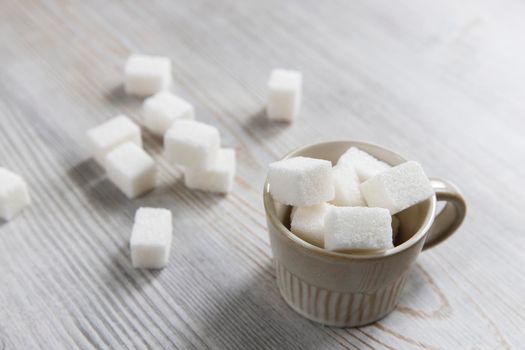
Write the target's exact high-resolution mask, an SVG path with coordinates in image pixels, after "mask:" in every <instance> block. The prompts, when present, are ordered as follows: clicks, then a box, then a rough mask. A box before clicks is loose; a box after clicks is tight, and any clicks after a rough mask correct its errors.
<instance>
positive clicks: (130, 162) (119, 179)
mask: <svg viewBox="0 0 525 350" xmlns="http://www.w3.org/2000/svg"><path fill="white" fill-rule="evenodd" d="M105 164H106V171H107V173H108V178H109V179H110V180H111V182H113V183H114V184H115V186H117V187H118V188H119V189H120V190H121V191H122V192H124V194H125V195H126V196H128V197H129V198H135V197H137V196H140V195H141V194H143V193H145V192H147V191H149V190H151V189H153V188H154V187H155V183H156V173H157V170H156V168H155V162H154V161H153V159H152V158H151V157H150V156H149V155H148V154H147V153H146V152H144V150H143V149H142V148H140V147H139V146H137V145H136V144H134V143H132V142H126V143H124V144H122V145H120V146H118V147H117V148H115V149H114V150H113V151H111V152H109V154H108V155H107V156H106V160H105Z"/></svg>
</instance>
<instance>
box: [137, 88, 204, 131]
mask: <svg viewBox="0 0 525 350" xmlns="http://www.w3.org/2000/svg"><path fill="white" fill-rule="evenodd" d="M194 115H195V112H194V109H193V106H192V105H191V104H189V103H188V102H186V101H185V100H183V99H182V98H180V97H178V96H176V95H174V94H172V93H171V92H169V91H161V92H158V93H156V94H155V95H153V96H151V97H149V98H147V99H146V100H144V104H143V105H142V120H143V123H144V126H145V127H147V128H148V129H149V130H151V131H152V132H154V133H155V134H157V135H164V134H165V133H166V131H167V130H168V129H169V128H170V126H171V124H173V122H174V121H175V120H178V119H194Z"/></svg>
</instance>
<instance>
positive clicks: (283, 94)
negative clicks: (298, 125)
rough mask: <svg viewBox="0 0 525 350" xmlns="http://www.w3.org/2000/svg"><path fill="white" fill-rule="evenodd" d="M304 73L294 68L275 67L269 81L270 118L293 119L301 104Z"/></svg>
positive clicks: (268, 111) (268, 110)
mask: <svg viewBox="0 0 525 350" xmlns="http://www.w3.org/2000/svg"><path fill="white" fill-rule="evenodd" d="M301 90H302V75H301V73H300V72H297V71H293V70H284V69H274V70H273V71H272V74H271V75H270V80H269V82H268V106H267V111H266V112H267V114H268V118H270V119H272V120H281V121H288V122H290V121H292V120H293V119H295V118H296V117H297V115H298V114H299V109H300V105H301V94H302V92H301Z"/></svg>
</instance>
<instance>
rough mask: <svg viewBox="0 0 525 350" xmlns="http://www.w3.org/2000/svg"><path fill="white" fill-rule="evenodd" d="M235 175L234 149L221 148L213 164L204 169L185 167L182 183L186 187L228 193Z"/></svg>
mask: <svg viewBox="0 0 525 350" xmlns="http://www.w3.org/2000/svg"><path fill="white" fill-rule="evenodd" d="M234 176H235V150H233V149H231V148H221V149H220V150H219V153H218V155H217V159H216V161H215V162H214V164H213V165H212V166H211V167H210V168H208V169H206V170H196V169H192V168H186V169H185V170H184V184H185V185H186V186H187V187H188V188H192V189H197V190H202V191H210V192H218V193H228V192H230V191H231V190H232V187H233V178H234Z"/></svg>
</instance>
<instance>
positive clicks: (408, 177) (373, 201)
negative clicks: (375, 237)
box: [360, 161, 434, 215]
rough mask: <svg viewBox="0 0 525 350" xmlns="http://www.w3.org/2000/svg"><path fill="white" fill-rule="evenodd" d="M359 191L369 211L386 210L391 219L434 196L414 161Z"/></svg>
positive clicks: (389, 170)
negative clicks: (378, 208) (394, 215)
mask: <svg viewBox="0 0 525 350" xmlns="http://www.w3.org/2000/svg"><path fill="white" fill-rule="evenodd" d="M360 189H361V193H362V194H363V197H364V198H365V200H366V203H367V204H368V206H369V207H380V208H386V209H388V210H390V213H391V214H392V215H393V214H395V213H398V212H400V211H401V210H404V209H406V208H408V207H410V206H412V205H414V204H417V203H419V202H421V201H423V200H425V199H427V198H428V197H431V196H432V195H434V190H433V189H432V185H431V184H430V181H429V179H428V178H427V176H426V175H425V172H424V171H423V168H422V167H421V165H420V164H419V163H418V162H414V161H408V162H405V163H403V164H400V165H398V166H395V167H393V168H390V169H388V170H386V171H384V172H382V173H380V174H378V175H376V176H374V177H372V178H370V179H368V180H367V181H365V182H363V183H362V184H361V185H360Z"/></svg>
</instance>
